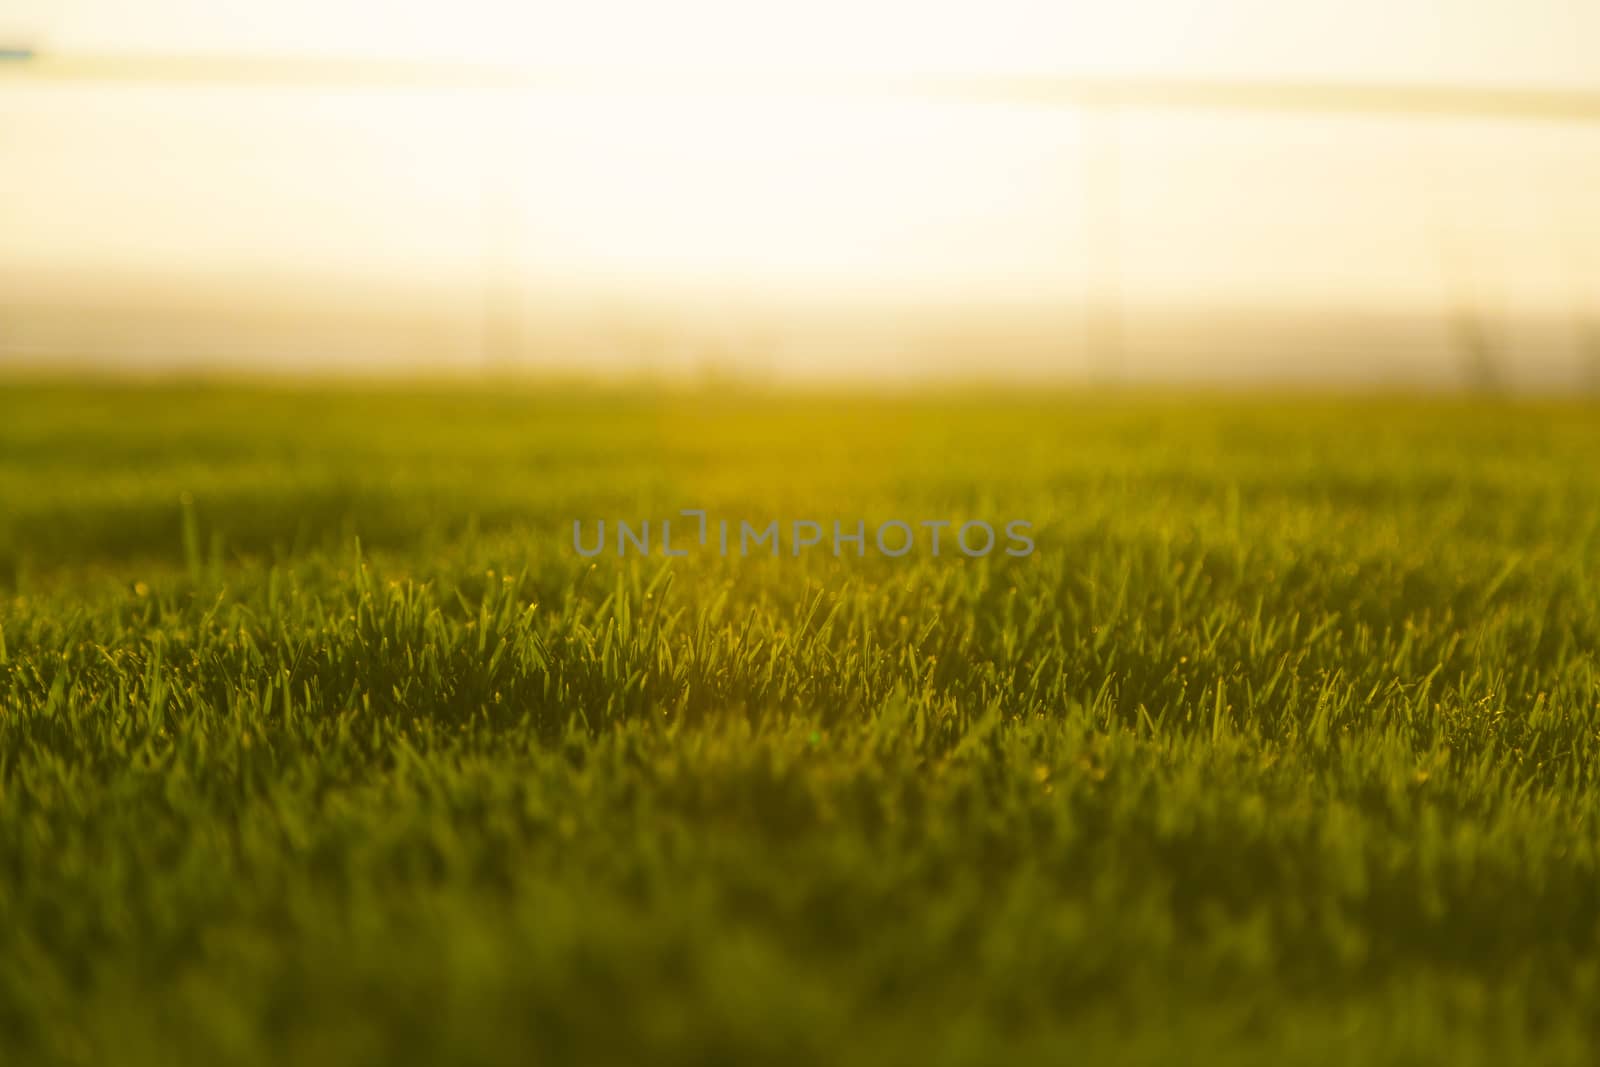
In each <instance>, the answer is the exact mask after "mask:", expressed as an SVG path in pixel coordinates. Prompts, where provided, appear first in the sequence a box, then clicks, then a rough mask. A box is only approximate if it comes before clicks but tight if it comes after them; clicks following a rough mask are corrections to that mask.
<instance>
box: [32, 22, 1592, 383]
mask: <svg viewBox="0 0 1600 1067" xmlns="http://www.w3.org/2000/svg"><path fill="white" fill-rule="evenodd" d="M1597 56H1600V4H1595V3H1593V2H1592V0H1302V2H1299V3H1295V4H1284V3H1274V2H1267V0H1125V2H1119V3H1114V4H1113V3H1093V4H1090V3H1061V2H1057V3H1037V2H1031V0H991V2H988V3H984V4H981V5H980V4H975V3H974V4H960V5H958V4H946V3H927V2H922V3H910V2H902V0H881V2H867V0H857V2H845V0H820V2H812V3H807V4H771V5H764V4H754V3H737V2H734V0H690V2H687V3H675V4H661V3H647V2H644V0H605V2H600V3H586V4H582V5H568V4H556V3H543V2H539V3H520V4H511V3H489V2H487V0H460V2H457V3H455V4H452V5H449V6H444V5H437V4H421V3H408V2H404V0H400V2H394V0H391V2H386V3H378V2H376V0H373V2H366V0H346V2H343V3H339V2H313V0H279V2H278V3H275V4H271V5H263V4H259V3H244V2H218V0H146V2H144V3H141V4H138V5H129V4H126V3H124V2H122V0H7V2H6V4H5V5H4V6H3V7H0V366H9V367H12V368H24V369H28V370H33V369H38V368H45V369H50V370H62V369H65V370H68V371H71V372H73V373H77V372H79V371H81V372H83V373H89V372H91V371H104V370H113V371H118V372H137V373H147V372H168V371H174V370H177V371H185V372H187V371H195V370H203V371H207V372H210V371H223V372H247V373H251V374H257V373H272V374H278V373H284V374H295V375H301V374H308V373H319V374H325V373H334V374H347V373H354V374H374V373H381V374H409V373H414V372H417V371H428V372H434V371H446V372H468V373H479V372H483V371H493V372H496V373H499V372H505V371H513V372H519V373H522V372H525V373H530V374H537V375H559V376H581V377H606V378H613V377H627V378H636V377H640V376H645V377H651V378H661V379H690V380H705V379H715V380H735V381H756V382H776V383H786V382H808V381H825V380H837V379H842V380H848V381H866V382H875V383H908V382H921V381H929V380H934V381H939V380H968V379H984V380H996V381H1013V382H1014V381H1024V382H1027V381H1057V380H1061V381H1094V382H1123V381H1126V382H1227V383H1261V384H1284V383H1304V384H1338V385H1374V386H1381V387H1389V386H1427V387H1440V388H1472V389H1498V388H1515V389H1530V390H1544V391H1572V390H1578V389H1596V388H1600V63H1597V62H1596V57H1597Z"/></svg>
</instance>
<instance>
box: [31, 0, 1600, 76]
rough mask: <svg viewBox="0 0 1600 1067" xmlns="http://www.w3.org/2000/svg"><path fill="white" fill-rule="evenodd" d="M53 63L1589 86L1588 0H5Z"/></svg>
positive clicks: (1597, 32)
mask: <svg viewBox="0 0 1600 1067" xmlns="http://www.w3.org/2000/svg"><path fill="white" fill-rule="evenodd" d="M5 34H10V35H13V36H20V37H24V38H27V39H31V40H37V41H39V42H41V43H43V44H48V45H50V46H52V47H54V48H58V49H63V50H66V49H82V50H93V51H105V50H124V49H129V50H142V51H190V50H212V49H215V50H225V51H261V52H274V53H276V52H305V51H315V52H321V53H332V54H341V55H342V54H350V55H371V54H381V55H386V56H389V55H403V56H434V57H448V58H454V59H471V60H493V61H497V62H512V63H519V64H527V65H535V66H579V67H608V66H632V65H637V64H649V65H660V66H691V67H705V66H714V67H741V66H756V67H762V68H767V67H772V66H780V67H797V68H810V69H834V68H846V69H851V70H877V71H885V70H888V71H906V70H927V69H939V70H962V71H971V70H984V71H1005V72H1016V71H1021V70H1027V71H1057V72H1062V71H1076V72H1084V71H1099V70H1117V71H1140V72H1160V73H1169V74H1171V73H1180V72H1188V73H1206V74H1227V75H1252V74H1254V75H1272V76H1303V77H1358V78H1377V79H1389V80H1406V81H1412V80H1423V79H1427V80H1435V79H1436V80H1441V81H1447V82H1459V81H1487V82H1495V83H1542V84H1552V83H1553V84H1565V85H1575V84H1588V85H1596V84H1600V62H1597V60H1596V57H1597V56H1600V3H1596V2H1595V0H1099V2H1094V3H1086V2H1081V0H1080V2H1072V0H981V2H980V0H967V2H963V3H952V2H949V0H806V2H803V3H782V4H778V3H761V2H752V0H681V2H661V0H584V2H582V3H574V2H572V0H555V2H552V0H533V2H509V0H500V2H494V0H455V2H453V3H450V4H443V3H420V2H408V0H274V2H272V3H263V2H261V0H141V2H139V3H129V2H128V0H7V3H6V4H5V5H4V7H3V8H0V35H5Z"/></svg>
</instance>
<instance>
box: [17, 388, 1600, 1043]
mask: <svg viewBox="0 0 1600 1067" xmlns="http://www.w3.org/2000/svg"><path fill="white" fill-rule="evenodd" d="M684 509H700V510H704V511H705V512H706V513H707V515H708V516H709V524H710V526H711V527H712V535H711V537H710V538H708V544H707V545H706V546H700V545H699V544H698V543H697V540H696V539H695V538H692V537H688V536H687V535H689V534H690V532H691V531H693V529H694V525H695V520H694V519H693V518H690V517H685V516H682V514H681V512H682V511H683V510H684ZM602 519H604V520H606V521H607V523H608V530H609V531H613V533H611V534H610V536H611V537H612V541H611V543H609V544H608V547H607V550H606V551H604V552H601V553H600V554H598V555H594V556H592V557H591V556H584V555H580V554H579V552H578V551H576V550H575V548H574V536H573V533H574V532H573V524H574V521H575V520H577V521H579V522H581V523H583V524H584V525H583V527H582V529H583V531H584V532H585V537H587V538H589V539H592V538H593V536H594V531H595V529H596V526H595V524H596V523H597V522H598V521H599V520H602ZM723 519H726V520H732V521H733V522H734V523H735V526H734V528H735V530H737V529H738V527H737V523H738V522H741V521H749V522H750V523H751V524H752V525H755V526H762V527H764V526H765V525H766V524H768V523H769V522H773V521H776V522H778V523H779V524H780V532H782V533H783V535H784V539H783V541H782V545H781V550H780V552H779V554H778V555H777V556H775V557H774V556H772V555H771V554H769V553H768V551H767V549H766V547H765V546H762V547H761V548H760V549H759V550H752V551H751V552H750V553H749V554H743V553H741V552H740V551H738V549H737V547H735V548H734V549H733V550H731V551H730V552H729V553H728V554H727V555H723V554H722V553H721V552H720V551H719V550H718V548H717V545H716V536H715V524H716V523H717V522H718V521H719V520H723ZM619 520H620V521H625V522H629V523H633V524H642V523H643V522H644V521H650V522H652V524H659V522H660V521H662V520H671V521H672V522H673V527H672V537H673V543H674V546H675V549H676V547H677V546H679V545H682V546H683V549H682V550H684V551H685V552H686V554H685V555H683V556H674V557H672V558H666V557H664V556H663V554H662V552H661V546H660V545H659V542H653V543H652V545H651V547H652V549H653V551H652V553H651V554H650V555H648V556H645V555H641V554H639V553H637V552H634V551H631V550H630V551H629V552H627V553H626V554H624V555H620V556H619V555H618V553H617V552H616V551H615V537H614V530H615V526H614V524H615V523H616V522H617V521H619ZM892 520H897V521H904V522H905V523H907V524H908V526H910V527H912V529H913V531H914V532H915V533H916V534H917V536H918V538H919V540H918V543H917V544H916V546H915V547H914V549H913V550H912V551H910V552H908V553H907V554H905V555H903V556H890V555H888V554H886V553H884V552H881V551H878V550H877V545H875V544H874V543H873V534H872V531H873V530H875V529H876V528H877V527H878V526H879V525H880V524H882V523H884V522H888V521H892ZM1014 520H1015V521H1024V522H1026V523H1028V524H1029V526H1028V529H1029V530H1030V531H1031V539H1032V541H1033V542H1034V550H1033V551H1032V552H1031V553H1028V554H1026V555H1021V556H1014V555H1009V554H1007V553H1006V552H1005V551H1004V548H1005V547H1006V545H1007V542H1006V540H1005V535H1004V532H1003V531H1002V527H1003V525H1004V524H1005V523H1006V522H1010V521H1014ZM796 521H803V522H815V523H817V524H818V526H819V527H820V528H822V529H823V530H825V531H826V534H827V535H828V536H827V537H826V538H825V540H824V541H823V542H822V543H821V544H820V545H817V546H809V547H806V548H804V549H803V550H802V551H801V552H800V553H799V554H798V555H796V554H795V553H794V551H793V549H792V545H791V542H792V540H793V538H792V537H791V536H790V535H791V534H792V532H793V523H794V522H796ZM835 521H838V522H840V523H842V524H843V526H844V527H845V529H847V530H849V531H853V530H854V528H855V525H856V523H857V522H858V521H860V522H862V523H863V524H864V526H865V529H866V531H867V534H866V539H865V543H864V551H863V552H862V553H861V554H857V553H856V549H855V548H854V547H853V545H851V544H846V545H845V547H844V550H843V551H841V552H840V553H839V554H838V555H835V554H834V551H833V546H832V544H831V534H832V532H833V523H834V522H835ZM927 521H948V522H950V523H952V524H953V525H952V526H950V527H949V528H947V529H946V540H945V542H944V545H943V548H942V550H941V552H940V553H939V554H938V555H934V554H933V553H932V551H931V548H930V547H929V546H928V545H927V543H926V541H925V540H922V539H921V538H922V535H923V531H924V530H925V528H923V527H921V526H920V524H921V523H923V522H927ZM976 521H984V522H988V523H990V524H991V525H992V526H993V527H994V528H995V529H996V530H997V531H1002V532H1001V534H1000V540H999V544H998V546H997V548H996V549H995V551H993V552H991V553H988V554H985V555H979V556H969V555H968V554H966V553H965V552H963V551H961V550H960V546H959V545H955V546H954V547H952V543H951V542H950V540H949V537H950V536H951V533H952V532H953V531H955V530H957V529H958V528H959V527H960V526H961V525H962V524H964V523H968V522H976ZM655 528H656V529H657V530H659V525H656V527H655ZM807 529H809V527H808V528H807ZM658 536H659V534H658ZM680 538H683V539H682V540H680ZM735 545H737V538H735ZM1597 564H1600V408H1597V407H1595V406H1594V405H1592V404H1584V403H1581V402H1577V401H1570V402H1569V401H1536V400H1512V399H1481V400H1465V399H1460V398H1449V397H1402V396H1342V397H1341V396H1317V395H1278V396H1260V395H1224V394H1180V393H1173V394H1164V393H1142V392H1117V391H1107V392H1099V393H1096V392H1036V393H1006V392H979V393H972V394H966V395H959V394H956V393H954V392H951V393H927V394H914V393H913V394H897V395H881V396H871V395H864V394H850V393H827V392H816V393H806V394H798V393H797V394H761V393H750V394H746V393H741V392H739V391H737V390H731V389H721V390H719V389H705V390H701V391H673V390H664V389H652V388H644V387H639V388H629V389H610V390H606V389H598V388H579V387H574V386H553V385H552V386H549V387H539V386H536V385H533V384H529V383H503V384H501V385H498V386H494V387H490V386H465V385H460V384H449V385H437V386H428V387H425V386H423V385H404V386H402V385H384V386H362V387H356V386H354V385H342V386H341V385H327V386H321V387H309V386H306V387H301V386H290V385H275V386H269V385H246V384H184V383H175V384H174V383H168V384H150V383H145V384H101V385H93V386H89V385H78V384H67V383H62V382H48V381H31V382H26V381H11V382H9V383H6V384H3V385H0V1062H5V1063H7V1064H28V1063H35V1062H38V1063H83V1064H149V1065H165V1064H174V1063H179V1064H204V1065H214V1064H280V1063H293V1064H309V1065H318V1064H329V1065H333V1064H338V1065H346V1064H352V1063H362V1062H385V1063H417V1064H443V1063H451V1064H512V1063H517V1064H520V1063H525V1062H548V1063H567V1062H570V1063H585V1064H594V1063H619V1064H620V1063H628V1064H634V1063H672V1062H684V1063H697V1064H711V1063H725V1064H730V1065H731V1064H739V1065H743V1064H755V1063H763V1064H765V1063H807V1064H810V1063H829V1064H851V1063H860V1064H880V1063H896V1062H898V1063H920V1064H942V1063H973V1062H991V1063H992V1062H1016V1061H1025V1060H1039V1061H1046V1062H1070V1061H1073V1060H1079V1061H1082V1062H1098V1061H1106V1060H1111V1061H1115V1062H1127V1063H1144V1062H1149V1063H1166V1062H1183V1063H1202V1062H1214V1063H1218V1064H1229V1065H1232V1064H1240V1063H1251V1062H1259V1063H1262V1064H1280V1063H1285V1062H1310V1063H1344V1062H1364V1063H1412V1062H1417V1061H1432V1062H1440V1063H1451V1064H1458V1063H1472V1062H1482V1063H1513V1062H1515V1063H1522V1062H1535V1061H1542V1062H1558V1063H1559V1062H1566V1063H1581V1064H1587V1063H1593V1062H1595V1058H1596V1056H1597V1055H1600V1011H1597V1010H1596V1008H1595V1005H1596V1004H1600V829H1597V815H1600V765H1597V759H1600V677H1597V673H1596V672H1597V667H1600V664H1597V661H1596V650H1597V649H1600V584H1597V583H1600V579H1597V576H1596V567H1597Z"/></svg>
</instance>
